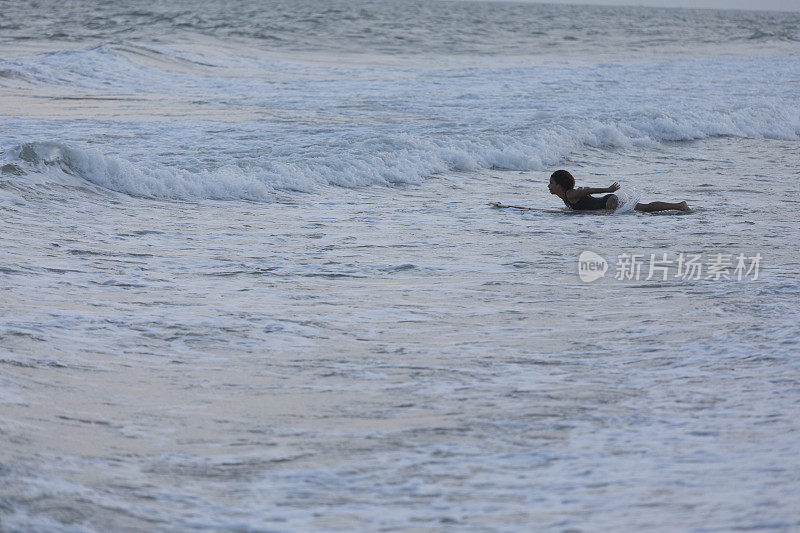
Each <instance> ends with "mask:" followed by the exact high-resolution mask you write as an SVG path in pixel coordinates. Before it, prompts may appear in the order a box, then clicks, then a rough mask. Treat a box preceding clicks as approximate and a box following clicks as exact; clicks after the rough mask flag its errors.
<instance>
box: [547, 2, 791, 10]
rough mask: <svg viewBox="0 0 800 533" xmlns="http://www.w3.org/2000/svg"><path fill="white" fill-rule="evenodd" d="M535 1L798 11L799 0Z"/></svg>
mask: <svg viewBox="0 0 800 533" xmlns="http://www.w3.org/2000/svg"><path fill="white" fill-rule="evenodd" d="M533 1H537V3H552V4H601V5H626V6H652V7H699V8H712V9H756V10H770V11H773V10H774V11H800V0H755V1H754V0H546V1H543V2H540V1H538V0H533Z"/></svg>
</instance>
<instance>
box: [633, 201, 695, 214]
mask: <svg viewBox="0 0 800 533" xmlns="http://www.w3.org/2000/svg"><path fill="white" fill-rule="evenodd" d="M634 209H635V210H637V211H642V212H644V213H653V212H655V211H668V210H670V209H677V210H678V211H689V210H690V209H689V205H688V204H687V203H686V202H677V203H670V202H650V203H649V204H636V207H634Z"/></svg>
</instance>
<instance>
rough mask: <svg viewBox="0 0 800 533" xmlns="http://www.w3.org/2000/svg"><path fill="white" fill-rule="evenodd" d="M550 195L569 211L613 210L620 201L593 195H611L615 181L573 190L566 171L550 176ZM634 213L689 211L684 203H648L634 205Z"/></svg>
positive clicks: (572, 179) (615, 187) (570, 177)
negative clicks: (606, 184)
mask: <svg viewBox="0 0 800 533" xmlns="http://www.w3.org/2000/svg"><path fill="white" fill-rule="evenodd" d="M547 188H548V189H549V190H550V194H555V195H556V196H558V197H559V198H561V199H562V200H564V203H565V204H567V207H569V208H570V209H575V210H580V211H587V210H591V209H611V210H614V209H616V208H617V207H619V205H620V199H619V197H618V196H617V195H616V194H606V195H604V196H600V197H595V196H592V195H593V194H601V193H613V192H614V191H616V190H617V189H619V183H617V182H616V181H615V182H614V183H612V184H611V186H610V187H606V188H594V187H578V188H577V189H576V188H575V178H573V177H572V174H570V173H569V172H567V171H566V170H556V171H555V172H553V174H552V175H551V176H550V184H549V185H548V186H547ZM634 209H635V210H636V211H643V212H645V213H653V212H655V211H667V210H670V209H677V210H678V211H690V209H689V206H688V205H687V204H686V202H678V203H670V202H650V203H649V204H642V203H638V202H637V203H636V206H634Z"/></svg>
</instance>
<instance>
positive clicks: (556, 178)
mask: <svg viewBox="0 0 800 533" xmlns="http://www.w3.org/2000/svg"><path fill="white" fill-rule="evenodd" d="M556 187H561V189H562V191H568V190H570V189H572V188H574V187H575V178H573V177H572V174H570V173H569V172H567V171H566V170H556V171H555V172H553V173H552V174H551V175H550V184H549V185H548V186H547V188H548V189H549V190H550V194H556Z"/></svg>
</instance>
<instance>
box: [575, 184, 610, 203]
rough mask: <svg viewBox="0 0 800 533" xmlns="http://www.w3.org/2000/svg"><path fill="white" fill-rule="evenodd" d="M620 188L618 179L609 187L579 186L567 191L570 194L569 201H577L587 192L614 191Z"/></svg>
mask: <svg viewBox="0 0 800 533" xmlns="http://www.w3.org/2000/svg"><path fill="white" fill-rule="evenodd" d="M618 189H619V183H617V182H616V181H615V182H614V183H612V184H611V186H609V187H603V188H600V187H578V188H577V189H573V190H571V191H567V194H569V201H570V202H577V201H578V200H580V199H581V198H583V197H584V196H586V195H587V194H600V193H603V192H614V191H616V190H618Z"/></svg>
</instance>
